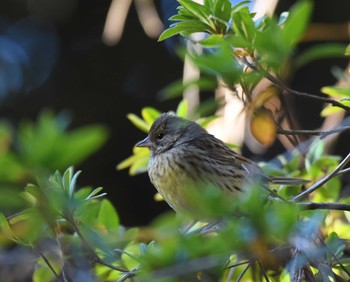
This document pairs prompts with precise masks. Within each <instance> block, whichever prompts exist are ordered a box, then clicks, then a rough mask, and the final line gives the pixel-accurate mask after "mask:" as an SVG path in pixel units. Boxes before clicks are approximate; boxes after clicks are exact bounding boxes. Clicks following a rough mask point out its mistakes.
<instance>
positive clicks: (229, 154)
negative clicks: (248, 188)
mask: <svg viewBox="0 0 350 282" xmlns="http://www.w3.org/2000/svg"><path fill="white" fill-rule="evenodd" d="M202 142H206V143H207V144H209V143H210V144H212V146H209V147H208V155H209V156H212V158H213V159H216V160H218V161H219V162H221V163H224V164H226V165H227V166H232V167H233V168H236V169H238V170H242V172H243V171H244V172H245V173H246V177H253V178H261V177H265V176H264V172H263V171H262V169H261V168H260V167H259V166H258V165H257V164H256V163H255V162H253V161H251V160H250V159H248V158H246V157H244V156H242V155H241V154H239V153H237V152H235V151H233V150H232V149H230V148H229V147H228V146H227V145H226V144H225V143H224V142H222V141H221V140H219V139H217V138H215V137H214V136H212V135H209V137H208V140H205V139H204V140H202Z"/></svg>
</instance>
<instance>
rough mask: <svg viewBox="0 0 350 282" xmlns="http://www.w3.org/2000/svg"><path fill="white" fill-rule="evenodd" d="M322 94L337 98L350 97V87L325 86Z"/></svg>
mask: <svg viewBox="0 0 350 282" xmlns="http://www.w3.org/2000/svg"><path fill="white" fill-rule="evenodd" d="M321 92H322V93H324V94H327V95H328V96H331V97H335V98H342V97H350V87H336V86H325V87H322V88H321Z"/></svg>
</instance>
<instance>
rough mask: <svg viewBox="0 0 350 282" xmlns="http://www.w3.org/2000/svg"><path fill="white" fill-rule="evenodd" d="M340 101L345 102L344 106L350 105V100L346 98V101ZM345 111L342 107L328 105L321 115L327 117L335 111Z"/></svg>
mask: <svg viewBox="0 0 350 282" xmlns="http://www.w3.org/2000/svg"><path fill="white" fill-rule="evenodd" d="M340 103H341V104H343V105H344V106H347V107H350V101H347V100H345V101H340ZM343 111H344V109H342V108H340V107H337V106H332V105H328V106H326V107H325V108H324V109H323V110H322V111H321V117H326V116H329V115H332V114H334V113H338V112H343Z"/></svg>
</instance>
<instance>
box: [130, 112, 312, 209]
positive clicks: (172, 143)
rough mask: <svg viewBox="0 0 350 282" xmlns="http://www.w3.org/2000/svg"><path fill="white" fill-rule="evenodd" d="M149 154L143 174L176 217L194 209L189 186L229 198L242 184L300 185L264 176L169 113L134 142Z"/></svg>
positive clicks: (190, 123)
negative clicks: (208, 188) (206, 188)
mask: <svg viewBox="0 0 350 282" xmlns="http://www.w3.org/2000/svg"><path fill="white" fill-rule="evenodd" d="M136 146H137V147H147V148H149V149H150V151H151V157H150V161H149V164H148V175H149V177H150V180H151V182H152V184H153V185H154V186H155V187H156V189H157V190H158V192H159V194H160V195H161V196H162V197H163V198H164V200H165V201H166V202H167V203H168V204H169V205H170V206H171V207H172V208H173V209H174V210H175V211H176V212H177V213H183V212H187V213H191V212H192V211H194V210H195V209H196V206H193V202H192V201H190V199H189V198H188V189H189V188H188V187H190V186H191V187H195V188H196V189H201V187H203V185H204V184H205V183H207V184H210V185H212V186H213V187H216V189H220V190H222V192H223V193H225V194H227V195H229V196H230V197H232V195H234V194H235V193H238V192H239V191H242V189H243V188H244V187H245V185H246V184H247V182H249V181H255V180H257V181H261V183H262V184H263V185H266V184H267V183H273V184H280V185H287V184H289V185H296V184H304V183H306V182H307V181H305V180H303V179H299V178H288V177H268V176H267V175H265V174H264V172H263V171H262V169H261V168H260V167H259V166H258V165H257V164H256V163H255V162H253V161H251V160H249V159H247V158H245V157H244V156H242V155H240V154H239V153H237V152H235V151H233V150H232V149H230V148H229V147H228V146H227V145H226V144H225V143H224V142H223V141H221V140H219V139H217V138H216V137H214V136H213V135H211V134H209V133H208V132H207V131H206V130H205V129H204V128H202V127H201V126H200V125H199V124H197V123H195V122H193V121H189V120H186V119H183V118H180V117H178V116H176V115H175V114H173V113H164V114H162V115H160V116H159V117H158V118H157V119H156V120H155V121H154V123H153V124H152V126H151V128H150V130H149V134H148V136H147V137H146V138H145V139H144V140H142V141H140V142H139V143H137V144H136Z"/></svg>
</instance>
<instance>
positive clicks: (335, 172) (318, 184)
mask: <svg viewBox="0 0 350 282" xmlns="http://www.w3.org/2000/svg"><path fill="white" fill-rule="evenodd" d="M349 162H350V153H349V154H348V155H347V156H346V157H345V159H344V160H343V161H342V162H341V163H340V164H339V165H338V166H337V167H336V168H335V169H334V170H333V171H332V172H331V173H330V174H328V175H326V176H325V177H324V178H322V179H320V180H319V181H317V182H316V183H315V184H314V185H312V186H311V187H310V188H309V189H307V190H305V191H303V192H301V193H299V194H298V195H296V196H294V197H293V198H292V199H291V201H293V202H294V201H296V200H298V199H300V198H302V197H305V196H307V195H309V194H310V193H312V192H313V191H315V190H317V189H318V188H320V187H321V186H322V185H323V184H325V183H327V182H328V181H329V180H330V179H332V178H333V177H335V176H338V175H340V174H343V173H345V172H347V171H349V170H348V169H345V170H343V168H344V167H345V166H346V165H347V164H348V163H349Z"/></svg>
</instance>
